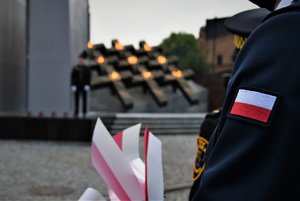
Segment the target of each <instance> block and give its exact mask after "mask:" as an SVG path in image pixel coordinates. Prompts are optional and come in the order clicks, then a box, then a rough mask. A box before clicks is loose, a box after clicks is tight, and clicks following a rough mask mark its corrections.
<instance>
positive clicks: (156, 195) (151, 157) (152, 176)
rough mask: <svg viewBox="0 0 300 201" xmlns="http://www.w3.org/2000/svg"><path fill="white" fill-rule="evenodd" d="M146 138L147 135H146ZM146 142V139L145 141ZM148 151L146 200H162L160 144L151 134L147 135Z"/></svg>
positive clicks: (162, 182) (162, 181)
mask: <svg viewBox="0 0 300 201" xmlns="http://www.w3.org/2000/svg"><path fill="white" fill-rule="evenodd" d="M146 137H147V135H146ZM146 142H147V139H146ZM146 147H148V150H147V151H146V153H147V157H146V160H147V161H146V165H147V175H146V177H147V184H146V185H147V192H148V196H147V197H148V200H149V201H156V200H164V180H163V166H162V151H161V142H160V140H159V139H158V138H156V137H155V136H154V135H153V134H152V133H151V132H149V135H148V146H146Z"/></svg>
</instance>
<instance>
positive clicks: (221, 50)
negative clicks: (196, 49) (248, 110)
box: [198, 18, 234, 110]
mask: <svg viewBox="0 0 300 201" xmlns="http://www.w3.org/2000/svg"><path fill="white" fill-rule="evenodd" d="M226 19H227V18H215V19H209V20H207V21H206V25H205V27H202V28H201V29H200V35H199V39H198V41H199V45H200V47H201V48H202V50H203V51H202V52H203V53H204V55H205V58H206V63H207V64H208V66H209V74H208V75H207V76H205V77H204V78H203V79H202V80H201V84H203V85H204V86H205V87H207V89H208V91H209V95H208V109H209V110H214V109H216V108H219V107H221V106H222V104H223V101H224V98H225V85H224V75H228V73H230V72H231V70H232V67H233V59H232V56H233V53H234V45H233V39H234V36H233V34H231V33H230V32H228V31H227V30H226V28H225V26H224V22H225V20H226Z"/></svg>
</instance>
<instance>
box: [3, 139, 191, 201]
mask: <svg viewBox="0 0 300 201" xmlns="http://www.w3.org/2000/svg"><path fill="white" fill-rule="evenodd" d="M158 137H159V138H160V139H161V140H162V146H163V168H164V184H165V191H166V200H172V201H176V200H178V201H185V200H187V199H188V193H189V186H190V185H191V183H192V178H191V176H192V165H193V162H194V157H195V154H196V140H195V139H196V135H176V136H170V135H158ZM140 140H141V143H140V146H142V145H143V143H142V141H143V138H142V137H141V139H140ZM140 148H142V147H140ZM141 153H142V152H141ZM0 161H1V163H0V189H1V190H0V198H1V199H0V200H1V201H11V200H20V201H27V200H28V201H29V200H30V201H32V200H35V201H40V200H41V201H42V200H43V201H62V200H68V201H70V200H78V199H79V197H80V195H81V194H82V193H83V192H84V190H85V189H86V188H87V187H93V188H95V189H97V190H98V191H99V192H101V193H102V194H104V195H106V187H105V184H104V182H103V181H102V179H101V178H100V177H99V176H98V174H97V173H96V171H95V169H94V168H93V167H92V165H91V160H90V142H65V141H62V142H55V141H52V142H49V141H47V142H46V141H11V140H1V141H0Z"/></svg>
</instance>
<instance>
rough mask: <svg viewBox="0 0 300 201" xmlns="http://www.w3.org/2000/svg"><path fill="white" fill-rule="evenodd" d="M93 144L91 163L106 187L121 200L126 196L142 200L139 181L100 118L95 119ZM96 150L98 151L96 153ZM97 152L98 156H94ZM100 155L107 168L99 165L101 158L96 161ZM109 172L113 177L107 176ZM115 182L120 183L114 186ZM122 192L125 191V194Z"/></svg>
mask: <svg viewBox="0 0 300 201" xmlns="http://www.w3.org/2000/svg"><path fill="white" fill-rule="evenodd" d="M93 144H94V145H95V147H94V151H93V152H92V161H93V164H94V166H95V168H96V169H97V171H98V172H99V174H100V175H101V176H102V178H103V179H104V180H105V182H106V183H107V185H108V187H109V188H111V189H112V190H113V192H115V193H116V194H117V196H118V197H119V198H120V199H122V200H126V199H127V200H128V198H129V199H130V200H143V199H144V194H143V193H142V191H141V189H140V184H139V181H138V179H137V178H136V176H135V174H134V172H133V170H132V169H131V167H130V165H129V162H128V160H127V159H126V156H125V155H124V154H123V153H122V152H121V150H120V149H119V147H118V146H117V145H116V143H115V142H114V140H113V139H112V137H111V135H110V134H109V132H108V131H107V129H106V128H105V126H104V125H103V123H102V121H101V120H100V119H98V120H97V123H96V127H95V130H94V134H93ZM96 148H97V150H95V149H96ZM97 151H98V152H99V153H97ZM97 154H98V157H95V156H96V155H97ZM101 156H102V157H103V160H104V162H105V163H106V164H107V166H108V168H109V169H107V168H106V169H103V167H101V164H103V160H101V161H100V162H99V161H97V159H98V158H99V157H100V158H101ZM107 170H108V171H107ZM109 171H111V172H109ZM111 173H112V174H113V175H114V177H112V176H110V178H109V177H107V174H108V175H112V174H111ZM111 180H114V181H115V182H112V181H111ZM117 183H118V184H120V186H116V185H115V184H117ZM120 187H121V188H120ZM124 192H126V194H127V196H126V195H125V194H124Z"/></svg>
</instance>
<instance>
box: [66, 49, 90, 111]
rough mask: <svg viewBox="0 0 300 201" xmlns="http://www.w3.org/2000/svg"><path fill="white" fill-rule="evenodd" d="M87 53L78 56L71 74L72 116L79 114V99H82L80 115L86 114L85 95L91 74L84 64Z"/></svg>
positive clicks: (88, 89) (88, 87) (88, 88)
mask: <svg viewBox="0 0 300 201" xmlns="http://www.w3.org/2000/svg"><path fill="white" fill-rule="evenodd" d="M86 60H87V53H86V52H83V53H82V54H80V55H79V63H78V64H77V65H75V66H74V67H73V70H72V73H71V89H72V91H73V92H74V97H75V105H74V106H75V111H74V116H78V113H79V99H80V97H82V114H83V116H85V115H86V112H87V93H88V92H89V91H90V80H91V72H90V69H89V67H88V66H87V64H86Z"/></svg>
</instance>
